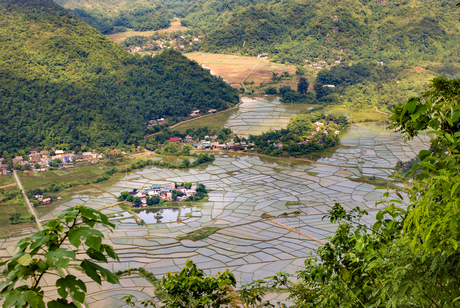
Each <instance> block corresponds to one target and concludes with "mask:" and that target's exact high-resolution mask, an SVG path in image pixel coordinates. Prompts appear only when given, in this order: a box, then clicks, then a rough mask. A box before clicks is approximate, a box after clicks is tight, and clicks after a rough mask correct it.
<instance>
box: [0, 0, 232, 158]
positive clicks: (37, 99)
mask: <svg viewBox="0 0 460 308" xmlns="http://www.w3.org/2000/svg"><path fill="white" fill-rule="evenodd" d="M237 102H238V95H237V92H236V90H235V89H233V88H231V87H230V86H229V85H227V84H226V83H225V82H224V81H222V80H221V79H220V78H217V77H213V76H211V75H210V74H209V72H208V71H206V70H204V69H203V68H201V66H200V65H199V64H198V63H196V62H193V61H190V60H188V59H187V58H185V57H184V56H182V55H181V54H180V53H178V52H176V51H173V50H166V51H164V52H163V53H162V54H160V55H157V56H155V57H139V56H133V55H130V54H128V53H126V52H125V51H124V50H122V49H121V48H120V47H119V46H117V45H115V44H114V43H113V42H111V41H110V40H108V39H107V38H106V37H104V36H103V35H102V34H101V33H100V32H98V31H97V30H95V29H92V28H90V27H89V26H88V25H86V24H85V23H83V22H82V21H81V20H79V19H77V18H76V17H74V16H73V15H71V14H70V13H68V12H66V11H65V10H64V9H62V8H61V7H59V6H57V5H56V4H54V3H52V2H51V1H46V0H45V1H38V0H22V1H13V0H6V1H2V2H0V153H2V152H3V151H9V152H11V151H16V150H18V149H22V148H27V147H36V146H40V147H50V146H55V145H59V144H61V145H62V144H64V145H66V146H67V147H68V148H76V147H82V146H85V147H92V148H97V147H106V146H117V145H126V144H140V143H142V142H143V137H144V132H145V122H147V121H148V120H150V119H156V118H159V117H168V118H171V119H180V118H183V117H185V116H187V115H188V114H189V113H190V111H191V110H194V109H203V110H208V109H211V108H215V109H218V110H223V109H226V108H228V106H229V105H231V104H234V103H237Z"/></svg>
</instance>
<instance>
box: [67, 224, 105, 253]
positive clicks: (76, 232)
mask: <svg viewBox="0 0 460 308" xmlns="http://www.w3.org/2000/svg"><path fill="white" fill-rule="evenodd" d="M68 236H69V242H70V243H71V244H72V245H74V246H75V247H76V248H79V247H80V245H81V238H84V239H85V240H87V239H89V238H92V237H94V236H96V237H103V234H102V233H101V232H100V231H98V230H94V229H91V228H89V227H81V226H77V227H74V228H73V229H70V231H69V233H68Z"/></svg>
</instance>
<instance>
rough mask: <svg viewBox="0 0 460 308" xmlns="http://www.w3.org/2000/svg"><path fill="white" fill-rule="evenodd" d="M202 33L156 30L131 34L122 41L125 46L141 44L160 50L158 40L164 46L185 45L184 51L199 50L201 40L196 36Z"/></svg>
mask: <svg viewBox="0 0 460 308" xmlns="http://www.w3.org/2000/svg"><path fill="white" fill-rule="evenodd" d="M199 35H202V32H201V31H196V30H185V31H181V30H178V31H173V32H168V33H166V32H165V33H160V32H155V33H154V34H152V35H150V36H139V35H135V36H130V37H128V38H126V39H125V40H124V41H123V42H121V43H120V44H121V46H123V47H132V46H139V47H142V48H143V50H145V51H154V50H160V49H161V48H160V46H159V45H158V43H157V42H156V41H158V40H159V41H161V42H162V48H169V47H172V46H173V45H178V46H180V45H183V47H184V48H183V49H181V51H183V52H193V51H197V50H199V49H200V47H201V41H199V42H195V41H194V38H195V37H197V36H199ZM171 41H173V43H171Z"/></svg>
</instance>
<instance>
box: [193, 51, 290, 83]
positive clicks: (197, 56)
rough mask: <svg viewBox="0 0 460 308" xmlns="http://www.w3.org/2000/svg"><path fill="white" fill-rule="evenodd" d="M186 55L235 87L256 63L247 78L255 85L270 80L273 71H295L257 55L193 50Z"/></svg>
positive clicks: (280, 72)
mask: <svg viewBox="0 0 460 308" xmlns="http://www.w3.org/2000/svg"><path fill="white" fill-rule="evenodd" d="M184 55H185V56H186V57H188V58H189V59H192V60H195V61H197V62H198V63H200V64H201V65H203V66H205V67H206V68H209V69H211V70H212V72H213V73H215V74H217V75H219V76H222V78H224V80H225V81H226V82H228V83H229V84H231V85H232V86H233V87H235V88H239V87H240V86H241V84H240V83H241V82H242V81H243V80H244V78H246V76H247V75H248V74H249V73H250V72H251V70H252V69H253V68H254V66H255V65H256V64H257V67H256V68H255V69H254V71H253V72H252V73H251V75H250V76H249V78H248V79H247V82H252V81H253V82H254V85H255V86H257V85H260V84H261V83H262V82H268V81H269V80H270V79H271V77H272V72H276V73H279V74H282V73H283V72H285V71H287V72H289V73H290V74H293V73H295V66H288V65H284V64H278V63H271V62H269V61H268V60H260V59H258V58H256V57H243V56H236V55H221V54H210V53H202V52H193V53H188V54H184Z"/></svg>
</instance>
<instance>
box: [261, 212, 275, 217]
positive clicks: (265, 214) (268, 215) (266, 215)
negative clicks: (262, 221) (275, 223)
mask: <svg viewBox="0 0 460 308" xmlns="http://www.w3.org/2000/svg"><path fill="white" fill-rule="evenodd" d="M272 217H275V216H273V215H270V214H268V213H263V214H262V218H272Z"/></svg>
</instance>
